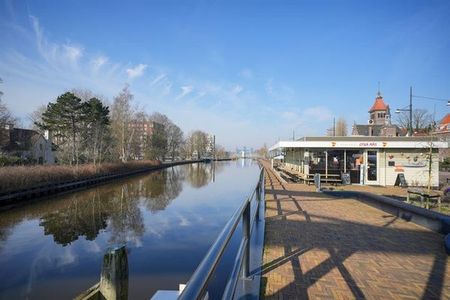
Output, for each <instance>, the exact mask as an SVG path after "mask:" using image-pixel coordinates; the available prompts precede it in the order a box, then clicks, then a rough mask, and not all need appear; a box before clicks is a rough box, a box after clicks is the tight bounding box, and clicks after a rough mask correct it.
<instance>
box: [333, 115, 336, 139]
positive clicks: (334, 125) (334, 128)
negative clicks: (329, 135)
mask: <svg viewBox="0 0 450 300" xmlns="http://www.w3.org/2000/svg"><path fill="white" fill-rule="evenodd" d="M333 136H336V117H333Z"/></svg>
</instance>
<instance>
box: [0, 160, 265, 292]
mask: <svg viewBox="0 0 450 300" xmlns="http://www.w3.org/2000/svg"><path fill="white" fill-rule="evenodd" d="M258 175H259V167H258V165H257V164H256V162H254V161H251V160H238V161H228V162H216V163H196V164H189V165H182V166H175V167H172V168H168V169H165V170H161V171H157V172H153V173H148V174H146V175H143V176H139V177H133V178H128V179H124V180H121V181H115V182H112V183H109V184H105V185H102V186H98V187H94V188H90V189H87V190H84V191H78V192H74V193H71V194H66V195H63V196H58V197H54V198H52V199H48V200H43V201H39V202H38V203H33V204H30V205H27V206H24V207H22V208H17V209H14V210H11V211H7V212H1V213H0V299H72V298H74V297H75V296H77V295H78V294H80V293H81V292H82V291H84V290H86V289H88V288H89V287H91V286H92V285H94V284H96V283H97V282H99V279H100V271H101V265H102V260H103V255H104V253H105V252H106V250H107V249H108V248H109V247H111V246H115V245H126V249H127V253H128V270H129V281H128V298H129V299H149V298H150V297H151V296H152V295H153V294H154V293H155V292H156V291H157V290H158V289H169V290H177V289H178V284H179V283H186V282H187V281H188V280H189V278H190V276H191V275H192V273H193V272H194V271H195V269H196V267H197V266H198V264H199V263H200V261H201V260H202V258H203V257H204V255H205V254H206V252H207V251H208V249H209V247H210V246H211V245H212V243H213V242H214V241H215V239H216V238H217V236H218V234H219V233H220V231H221V230H222V228H223V227H224V225H225V224H226V222H227V221H228V220H229V219H230V217H231V216H232V215H233V213H234V211H235V210H236V209H237V208H238V207H239V206H240V204H241V203H242V202H243V201H244V199H245V198H246V197H248V196H249V195H250V194H251V192H252V191H253V189H254V187H255V186H256V183H257V180H258ZM225 257H226V256H225ZM225 264H226V263H225ZM227 267H229V266H221V267H220V268H219V269H221V270H222V271H221V272H222V273H219V275H218V278H216V279H217V280H218V281H222V282H223V281H224V279H226V278H225V277H226V274H228V272H227V271H226V270H227Z"/></svg>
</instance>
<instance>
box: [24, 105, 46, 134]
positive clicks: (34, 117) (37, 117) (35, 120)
mask: <svg viewBox="0 0 450 300" xmlns="http://www.w3.org/2000/svg"><path fill="white" fill-rule="evenodd" d="M46 110H47V106H45V105H40V106H39V107H38V108H36V110H35V111H33V112H32V113H31V114H29V115H28V119H29V120H30V121H31V129H33V130H35V131H37V132H39V133H41V134H42V133H43V132H42V129H41V128H40V127H39V126H38V124H41V123H42V114H43V113H44V112H45V111H46Z"/></svg>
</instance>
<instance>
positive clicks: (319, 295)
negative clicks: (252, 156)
mask: <svg viewBox="0 0 450 300" xmlns="http://www.w3.org/2000/svg"><path fill="white" fill-rule="evenodd" d="M265 167H266V183H265V184H266V186H265V187H266V213H265V218H266V240H265V247H264V249H265V250H264V258H263V275H262V276H263V277H265V278H266V279H267V284H265V286H263V287H262V288H263V290H262V294H263V295H265V298H266V299H450V260H449V259H448V256H447V255H446V254H445V251H444V248H443V236H442V235H441V234H438V233H435V232H432V231H430V230H428V229H426V228H423V227H420V226H417V225H415V224H413V223H408V222H406V221H404V220H402V219H399V218H397V217H395V216H393V215H389V214H388V213H385V212H383V211H380V210H378V209H375V208H373V207H371V206H368V205H366V204H364V203H362V202H360V201H357V200H354V199H346V198H333V197H331V196H327V195H323V194H320V193H316V192H315V191H314V187H311V186H306V185H302V184H287V183H285V182H282V181H281V180H280V178H279V177H278V176H277V175H276V174H275V173H273V172H272V171H271V170H270V169H268V168H267V165H266V166H265Z"/></svg>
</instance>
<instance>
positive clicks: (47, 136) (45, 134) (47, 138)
mask: <svg viewBox="0 0 450 300" xmlns="http://www.w3.org/2000/svg"><path fill="white" fill-rule="evenodd" d="M44 138H45V139H46V140H47V141H49V142H51V141H52V135H51V133H50V131H49V130H45V131H44Z"/></svg>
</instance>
